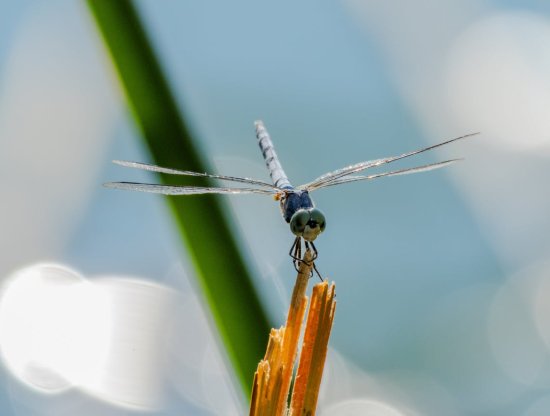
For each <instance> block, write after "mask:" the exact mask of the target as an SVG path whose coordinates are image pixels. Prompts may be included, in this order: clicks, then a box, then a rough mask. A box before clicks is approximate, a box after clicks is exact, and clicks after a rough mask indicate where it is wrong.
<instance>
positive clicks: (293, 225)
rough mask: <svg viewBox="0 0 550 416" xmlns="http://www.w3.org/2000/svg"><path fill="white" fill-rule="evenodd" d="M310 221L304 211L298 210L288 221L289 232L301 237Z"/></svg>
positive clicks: (307, 213) (308, 215)
mask: <svg viewBox="0 0 550 416" xmlns="http://www.w3.org/2000/svg"><path fill="white" fill-rule="evenodd" d="M309 219H310V214H309V212H308V211H306V210H305V209H299V210H298V211H296V212H295V213H294V215H293V216H292V218H291V219H290V231H292V233H293V234H295V235H297V236H299V237H301V236H302V233H303V232H304V230H305V228H306V225H307V223H308V221H309Z"/></svg>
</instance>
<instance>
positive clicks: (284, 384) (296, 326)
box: [250, 250, 336, 416]
mask: <svg viewBox="0 0 550 416" xmlns="http://www.w3.org/2000/svg"><path fill="white" fill-rule="evenodd" d="M311 257H312V256H311V252H310V251H309V250H308V251H306V253H305V255H304V261H303V262H301V263H300V271H299V273H298V277H297V278H296V284H295V286H294V291H293V293H292V298H291V301H290V307H289V310H288V316H287V321H286V325H285V326H283V327H281V328H279V329H272V330H271V332H270V334H269V341H268V345H267V351H266V354H265V357H264V359H263V360H262V361H260V363H259V364H258V369H257V371H256V373H255V375H254V383H253V389H252V401H251V404H250V415H251V416H271V415H273V416H283V415H286V414H289V412H290V414H293V415H313V414H315V407H316V404H317V397H318V393H319V386H320V384H321V377H322V373H323V366H324V362H325V357H326V353H327V345H328V339H329V335H330V330H331V327H332V321H333V318H334V309H335V305H336V304H335V301H334V284H332V285H331V286H330V288H329V286H328V284H327V283H326V282H323V283H320V284H318V285H316V286H315V287H314V289H313V296H312V303H311V307H310V310H309V313H308V319H307V325H306V329H305V334H304V341H303V346H302V352H301V358H300V363H299V366H298V375H297V378H296V381H295V384H294V392H293V394H292V403H291V409H292V410H289V409H287V403H288V397H289V389H290V384H291V381H292V374H293V369H294V363H295V361H296V352H297V350H298V342H299V339H300V334H301V328H302V322H303V321H304V315H305V310H306V307H307V301H308V298H307V296H306V295H305V293H306V289H307V284H308V281H309V277H310V274H311V268H312V266H311ZM308 263H309V264H308Z"/></svg>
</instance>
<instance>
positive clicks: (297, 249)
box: [288, 237, 302, 272]
mask: <svg viewBox="0 0 550 416" xmlns="http://www.w3.org/2000/svg"><path fill="white" fill-rule="evenodd" d="M301 254H302V241H301V238H300V237H296V238H295V239H294V243H293V244H292V247H290V251H289V252H288V255H289V256H290V257H292V263H293V264H294V268H295V269H296V271H297V272H298V271H300V270H299V266H300V261H302V258H301Z"/></svg>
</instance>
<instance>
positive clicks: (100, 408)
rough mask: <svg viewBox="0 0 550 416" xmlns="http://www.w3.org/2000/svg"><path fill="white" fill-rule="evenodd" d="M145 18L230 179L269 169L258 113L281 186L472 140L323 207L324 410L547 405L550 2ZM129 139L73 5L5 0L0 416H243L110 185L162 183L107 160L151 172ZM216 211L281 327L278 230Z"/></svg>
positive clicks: (147, 229) (253, 217)
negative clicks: (331, 285)
mask: <svg viewBox="0 0 550 416" xmlns="http://www.w3.org/2000/svg"><path fill="white" fill-rule="evenodd" d="M136 5H137V7H138V10H139V12H140V15H141V17H142V19H143V20H144V23H145V25H146V30H147V32H148V34H149V35H150V36H151V38H152V40H153V45H154V47H155V50H156V52H157V54H158V55H159V57H160V60H161V63H162V65H163V68H164V69H165V71H166V72H167V74H168V78H169V82H170V84H171V87H172V88H173V90H174V91H175V93H176V95H177V99H178V101H179V104H180V106H181V109H182V111H183V112H184V113H185V114H186V117H187V120H188V121H189V122H190V127H191V129H192V131H193V132H194V133H195V135H196V136H198V137H200V138H201V143H200V145H201V150H202V154H203V157H204V158H205V159H206V160H207V161H208V162H209V163H210V164H211V165H212V166H213V167H214V168H215V170H216V171H217V172H218V173H222V174H226V175H234V176H247V177H254V178H258V179H263V180H266V179H268V176H267V172H266V170H265V166H264V162H263V160H262V157H261V154H260V152H259V150H258V147H257V145H256V139H255V136H254V129H253V121H254V120H256V119H262V120H264V122H265V123H266V126H267V128H268V129H269V131H270V133H271V136H272V138H273V140H274V142H275V145H276V148H277V150H278V154H279V156H280V158H281V160H282V162H283V165H284V166H285V168H286V171H287V174H288V175H289V177H290V179H291V181H293V182H294V183H295V184H300V183H304V182H308V181H309V180H312V179H313V178H315V177H317V176H318V175H320V174H322V173H324V172H326V171H329V170H333V169H336V168H339V167H342V166H344V165H347V164H350V163H354V162H358V161H361V160H366V159H374V158H379V157H384V156H390V155H393V154H400V153H403V152H406V151H409V150H414V149H416V148H420V147H423V146H427V145H430V144H433V143H436V142H438V141H442V140H444V139H448V138H452V137H455V136H459V135H462V134H465V133H470V132H476V131H481V132H482V134H481V135H480V136H478V137H476V138H475V139H471V140H468V141H464V142H459V143H456V144H453V145H450V146H448V147H445V148H442V149H440V150H437V151H436V152H434V154H430V155H425V156H421V157H419V158H418V160H414V161H412V160H411V161H410V162H408V164H403V165H399V166H400V167H404V166H411V165H413V164H423V163H429V162H434V161H438V160H443V159H446V158H454V157H465V161H463V162H461V163H460V164H457V165H454V166H452V167H450V168H446V169H442V170H438V171H435V172H429V173H425V174H418V175H412V176H406V177H396V178H388V179H380V180H377V181H373V182H371V183H356V184H350V185H344V186H341V187H334V188H328V189H326V190H322V191H319V192H318V193H316V194H315V195H314V199H315V201H316V203H317V205H318V206H319V207H320V208H321V209H322V210H323V211H324V213H325V215H326V217H327V230H326V232H325V233H324V234H323V235H322V236H321V237H320V238H319V239H318V241H317V243H316V245H317V248H318V249H319V251H320V258H319V260H318V261H317V266H318V267H319V269H320V270H321V271H322V273H323V274H325V275H326V276H327V277H328V278H329V279H330V280H335V281H336V284H337V293H338V295H337V300H338V307H337V313H336V320H335V325H334V329H333V334H332V338H331V342H330V348H331V349H330V351H329V356H328V362H327V368H326V372H325V375H324V381H323V386H322V393H321V397H320V406H319V414H321V415H376V416H405V415H407V416H408V415H425V416H430V415H433V416H436V415H438V416H439V415H480V416H481V415H483V416H497V415H498V416H508V415H510V416H517V415H521V416H543V415H548V414H550V391H549V388H550V220H549V218H550V217H549V215H548V213H549V212H550V192H548V183H547V181H548V180H549V179H550V163H549V158H550V75H549V74H550V48H549V47H548V45H550V19H549V16H550V6H549V5H548V4H547V3H545V2H542V1H535V0H532V1H522V2H519V1H511V0H508V1H504V0H500V1H498V0H495V1H468V0H466V1H457V0H454V1H452V0H447V1H435V0H420V1H416V2H413V3H411V2H405V1H389V2H388V1H376V0H372V1H367V0H365V1H361V0H344V1H341V2H326V1H302V2H290V1H282V2H281V1H279V2H276V3H273V2H271V3H269V2H257V1H237V2H223V1H202V2H178V1H173V0H166V1H163V2H153V1H137V2H136ZM138 135H139V132H138V131H137V129H136V128H135V125H134V122H133V120H132V118H131V117H130V115H129V112H128V110H127V108H126V104H125V101H124V98H123V95H122V93H121V89H120V87H119V85H118V82H117V79H116V76H115V73H114V70H113V68H112V64H111V62H110V60H109V58H108V55H107V54H106V51H105V47H104V45H103V44H102V43H101V41H100V38H99V35H98V32H97V29H96V27H95V25H94V23H93V20H92V18H91V16H90V13H89V11H88V9H87V7H86V5H85V4H84V3H83V2H75V1H69V0H52V1H48V2H45V1H34V0H22V1H17V2H16V1H4V2H2V3H1V4H0V184H1V187H2V196H1V203H0V224H1V226H0V230H1V232H0V248H1V250H0V278H1V279H2V283H3V285H2V287H3V291H2V297H1V298H0V344H1V345H0V347H1V349H2V358H3V361H2V363H3V364H2V366H1V368H0V377H1V378H2V382H1V383H0V386H1V387H0V414H2V415H5V416H12V415H16V416H19V415H37V416H39V415H56V416H63V415H74V414H76V413H77V412H78V414H79V415H81V416H88V415H98V414H100V415H113V416H118V415H132V414H136V412H138V414H153V415H181V414H190V415H237V414H245V413H246V412H247V402H246V400H245V399H244V397H243V395H242V394H241V390H240V388H239V387H238V385H237V384H236V382H235V380H234V378H233V375H232V370H231V367H230V366H229V364H227V362H226V359H225V356H224V352H223V349H222V348H221V347H220V344H219V342H218V340H217V336H216V330H215V327H214V326H213V324H212V322H211V318H210V316H209V314H208V310H207V308H206V307H204V306H203V303H202V298H201V295H200V293H199V291H198V290H197V287H196V284H195V283H194V282H195V280H194V276H193V273H194V271H193V267H192V265H191V263H190V261H189V259H188V258H187V257H186V255H185V248H184V247H183V246H182V244H181V241H180V239H179V237H178V235H177V230H176V229H175V227H174V223H173V220H172V217H171V215H170V212H169V209H168V208H167V206H166V204H165V202H164V200H163V199H162V197H160V196H155V195H149V194H138V193H130V192H116V191H112V190H107V189H104V188H102V187H101V184H102V183H103V182H106V181H110V180H124V179H130V180H137V181H155V180H156V178H155V177H154V176H153V175H149V174H146V173H144V172H128V171H127V170H125V169H122V168H120V167H117V166H114V165H112V163H111V160H112V159H126V160H137V161H145V162H147V161H149V160H150V157H149V156H148V154H147V152H146V151H145V149H144V148H143V147H142V146H141V141H140V140H139V139H138ZM176 168H177V167H176ZM179 168H182V169H185V166H181V167H179ZM392 168H393V166H392ZM224 202H225V203H226V205H227V207H228V210H229V211H230V212H231V214H232V221H233V222H234V224H233V225H234V230H235V233H236V236H237V239H238V241H239V242H240V244H241V247H242V250H243V252H244V253H245V257H246V259H247V261H248V265H249V267H250V268H251V270H252V272H253V276H254V278H255V281H254V283H255V285H256V287H257V288H258V290H259V291H260V296H261V298H262V301H263V302H264V303H265V305H266V307H267V308H268V312H269V315H270V318H271V320H272V322H274V324H275V325H277V326H278V325H280V324H282V323H283V321H284V316H285V313H286V308H287V304H288V299H289V296H290V291H291V288H292V284H293V282H294V276H295V272H294V269H293V267H292V264H291V262H290V259H289V257H288V249H289V247H290V244H291V243H292V236H291V234H290V232H289V230H288V226H287V224H286V223H284V221H283V220H282V219H281V217H280V212H279V208H278V206H277V204H276V203H274V202H273V201H272V200H271V199H270V198H269V197H262V196H232V197H228V198H225V201H224ZM60 293H61V295H60ZM67 299H70V301H68V300H67ZM68 311H70V313H68ZM113 317H115V318H113ZM33 325H34V326H37V325H38V327H39V328H40V331H38V334H37V332H36V331H30V330H28V329H29V328H30V327H31V326H33ZM67 328H72V329H73V331H72V333H73V334H74V333H75V332H77V333H79V334H80V335H79V336H78V337H75V338H74V339H72V338H67V337H66V334H67V332H66V330H67ZM106 332H109V333H110V334H111V336H110V337H107V338H105V337H104V335H105V333H106ZM52 334H53V336H52ZM113 334H114V335H113ZM266 339H267V334H266ZM130 341H131V342H132V344H133V345H139V346H140V348H138V349H136V350H132V351H131V353H130V354H128V353H127V350H126V349H124V348H123V347H122V346H124V345H126V344H127V343H128V342H130ZM118 348H120V349H118ZM37 357H38V358H37ZM53 368H55V369H56V371H52V369H53Z"/></svg>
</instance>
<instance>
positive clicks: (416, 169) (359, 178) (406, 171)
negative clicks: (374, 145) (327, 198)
mask: <svg viewBox="0 0 550 416" xmlns="http://www.w3.org/2000/svg"><path fill="white" fill-rule="evenodd" d="M460 160H462V159H450V160H445V161H443V162H437V163H430V164H429V165H423V166H417V167H414V168H407V169H399V170H394V171H391V172H383V173H375V174H374V175H368V176H346V177H344V178H340V179H335V180H333V181H331V182H328V183H325V184H323V185H321V186H318V187H317V188H315V189H320V188H326V187H328V186H333V185H340V184H342V183H349V182H357V181H367V180H371V179H376V178H383V177H385V176H399V175H408V174H410V173H418V172H427V171H429V170H434V169H439V168H442V167H444V166H447V165H450V164H451V163H455V162H458V161H460Z"/></svg>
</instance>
